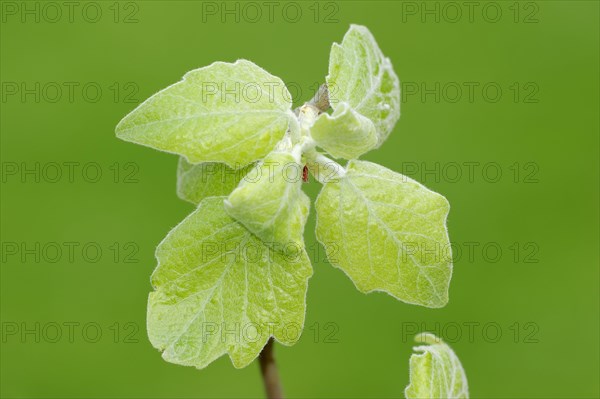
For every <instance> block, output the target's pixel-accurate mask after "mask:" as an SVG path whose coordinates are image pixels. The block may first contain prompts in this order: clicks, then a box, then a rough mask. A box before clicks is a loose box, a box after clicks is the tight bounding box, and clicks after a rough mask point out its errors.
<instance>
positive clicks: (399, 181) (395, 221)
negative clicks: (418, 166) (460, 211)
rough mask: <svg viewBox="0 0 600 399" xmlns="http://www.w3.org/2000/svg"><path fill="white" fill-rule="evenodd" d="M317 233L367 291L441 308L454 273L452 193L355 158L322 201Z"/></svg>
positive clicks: (318, 207) (339, 263) (334, 258)
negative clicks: (448, 223) (449, 227)
mask: <svg viewBox="0 0 600 399" xmlns="http://www.w3.org/2000/svg"><path fill="white" fill-rule="evenodd" d="M315 207H316V210H317V238H318V239H319V241H320V242H321V243H322V244H323V245H324V246H325V247H326V249H328V248H333V249H335V250H334V251H333V250H331V251H330V250H328V251H327V252H328V254H329V261H330V263H331V264H332V265H333V266H335V267H338V268H340V269H342V270H343V271H344V272H345V273H346V274H347V275H348V276H349V277H350V278H351V279H352V281H353V282H354V284H355V285H356V287H357V288H358V289H359V290H360V291H361V292H371V291H385V292H387V293H389V294H390V295H392V296H394V297H396V298H398V299H400V300H402V301H404V302H407V303H412V304H418V305H423V306H427V307H441V306H444V305H445V304H446V303H447V302H448V286H449V284H450V277H451V275H452V257H451V251H450V242H449V238H448V232H447V230H446V218H447V216H448V211H449V209H450V206H449V204H448V201H447V200H446V198H444V197H443V196H441V195H440V194H437V193H435V192H433V191H430V190H429V189H427V188H426V187H424V186H423V185H421V184H419V183H418V182H416V181H414V180H412V179H410V178H408V177H406V176H403V175H401V174H399V173H396V172H393V171H391V170H389V169H386V168H384V167H383V166H380V165H377V164H374V163H371V162H365V161H350V162H349V163H348V166H347V170H346V173H345V174H344V175H343V176H342V177H340V178H339V179H336V180H333V181H330V182H328V183H327V184H325V186H324V187H323V189H322V191H321V193H320V194H319V197H318V198H317V202H316V206H315Z"/></svg>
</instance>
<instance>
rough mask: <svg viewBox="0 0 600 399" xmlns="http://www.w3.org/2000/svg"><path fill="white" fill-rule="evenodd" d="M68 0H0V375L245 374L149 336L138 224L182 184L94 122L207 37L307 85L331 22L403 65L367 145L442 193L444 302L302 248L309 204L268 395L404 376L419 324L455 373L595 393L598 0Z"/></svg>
mask: <svg viewBox="0 0 600 399" xmlns="http://www.w3.org/2000/svg"><path fill="white" fill-rule="evenodd" d="M70 4H72V5H65V4H64V3H63V2H33V1H32V2H10V1H3V2H2V24H1V35H0V36H1V37H0V45H1V63H0V65H1V80H2V101H1V117H0V127H1V135H2V139H1V144H2V146H1V147H2V149H1V156H2V194H1V211H2V214H1V217H2V226H1V236H2V237H1V241H2V265H1V300H2V301H1V319H2V346H1V363H0V365H1V374H0V376H1V384H0V385H1V395H2V397H6V398H194V397H207V398H208V397H210V398H213V397H217V398H235V397H261V396H262V394H263V393H262V383H261V380H260V377H259V371H258V367H257V365H256V364H252V365H250V366H249V367H247V368H245V369H242V370H236V369H234V368H233V366H232V365H231V362H230V361H229V359H228V358H227V357H224V358H221V359H219V360H218V361H216V362H215V363H213V364H212V365H210V366H209V367H208V368H206V369H204V370H201V371H199V370H196V369H193V368H186V367H181V366H176V365H172V364H169V363H166V362H164V361H163V360H162V359H161V357H160V355H159V353H158V352H157V351H156V350H154V349H153V348H152V346H151V345H150V344H149V342H148V340H147V337H146V331H145V313H146V299H147V295H148V292H149V291H150V283H149V276H150V273H151V272H152V270H153V268H154V267H155V259H154V248H155V246H156V245H157V244H158V242H159V241H160V240H161V239H162V238H163V237H164V236H165V235H166V233H167V232H168V231H169V230H170V229H171V228H172V227H173V226H175V225H176V224H177V223H178V222H179V221H180V220H182V219H183V218H184V217H185V216H186V215H187V214H188V213H190V212H191V211H192V206H191V205H190V204H188V203H185V202H183V201H181V200H179V199H178V198H177V196H176V195H175V170H176V163H177V157H176V156H174V155H169V154H166V153H160V152H157V151H153V150H151V149H149V148H144V147H141V146H136V145H133V144H130V143H126V142H122V141H119V140H117V139H116V138H115V137H114V127H115V125H116V124H117V122H118V121H119V120H120V119H121V118H122V117H123V116H124V115H125V114H126V113H127V112H129V111H130V110H132V109H133V108H134V107H135V106H136V104H137V103H139V102H140V101H143V100H144V99H145V98H147V97H148V96H150V95H151V94H153V93H154V92H156V91H158V90H159V89H162V88H164V87H165V86H167V85H169V84H171V83H174V82H176V81H178V80H179V79H180V78H181V76H182V75H183V74H184V73H185V72H186V71H188V70H190V69H194V68H198V67H201V66H205V65H208V64H210V63H212V62H213V61H216V60H221V61H234V60H236V59H237V58H247V59H250V60H252V61H254V62H255V63H257V64H258V65H260V66H262V67H264V68H265V69H267V70H268V71H269V72H271V73H272V74H274V75H277V76H280V77H282V79H284V81H286V82H288V83H290V86H292V89H291V91H292V92H293V94H295V95H297V97H298V98H297V99H296V102H297V103H298V102H300V101H306V100H308V99H309V98H310V97H311V96H312V93H313V91H314V89H315V87H316V85H317V84H318V83H321V82H323V79H324V76H325V75H326V72H327V63H328V55H329V49H330V46H331V43H332V42H334V41H338V42H339V41H341V39H342V37H343V35H344V33H345V31H346V30H347V28H348V26H349V24H350V23H358V24H363V25H366V26H368V27H369V29H370V30H371V31H372V32H373V34H374V35H375V37H376V39H377V41H378V42H379V44H380V47H381V48H382V49H383V51H384V53H385V54H386V55H388V56H389V57H390V58H391V60H392V62H393V64H394V67H395V69H396V71H397V73H398V75H399V77H400V79H401V80H402V82H403V88H404V93H403V108H402V118H401V119H400V122H399V123H398V125H397V127H396V129H395V131H394V132H393V133H392V135H391V136H390V138H389V139H388V141H387V142H386V143H385V145H384V146H383V147H382V148H380V149H379V150H376V151H372V152H370V153H368V154H367V155H366V156H364V157H363V158H364V159H367V160H370V161H374V162H378V163H380V164H382V165H384V166H386V167H388V168H391V169H394V170H397V171H400V172H402V171H404V172H405V173H406V174H408V175H410V176H412V177H414V178H415V179H417V180H419V181H421V182H423V183H424V184H425V185H427V186H428V187H430V188H431V189H433V190H435V191H438V192H440V193H443V194H444V195H446V196H447V197H448V199H449V200H450V203H451V205H452V210H451V213H450V217H449V230H450V236H451V239H452V241H453V242H454V245H455V256H456V260H455V268H454V275H453V279H452V284H451V289H450V303H449V304H448V305H447V306H446V307H445V308H443V309H437V310H432V309H426V308H421V307H417V306H412V305H407V304H403V303H400V302H397V301H395V300H394V299H392V298H391V297H389V296H387V295H385V294H370V295H363V294H360V293H359V292H357V291H356V289H355V288H354V286H353V284H352V282H351V281H350V280H349V279H348V278H347V277H346V276H345V275H344V274H343V273H342V272H340V271H339V270H335V269H333V268H332V267H331V266H330V265H328V264H327V262H326V261H325V260H324V259H323V255H322V254H323V251H319V250H317V249H318V246H317V245H316V244H315V238H314V209H313V211H312V214H311V217H310V219H309V225H308V228H307V245H308V246H309V250H310V251H312V253H313V255H314V256H315V257H316V262H315V264H314V270H315V273H314V276H313V277H312V278H311V280H310V284H309V293H308V307H307V309H308V310H307V320H306V329H305V331H304V334H303V336H302V338H301V340H300V342H299V343H298V344H297V345H295V346H293V347H289V348H288V347H281V346H279V347H278V348H277V357H278V362H279V367H280V372H281V375H282V379H283V384H284V388H285V391H286V393H287V395H288V396H289V397H292V398H329V397H332V398H333V397H335V398H392V397H395V398H398V397H403V389H404V387H405V386H406V385H407V383H408V360H409V356H410V354H411V350H412V346H413V341H412V338H413V336H414V334H415V333H416V332H417V331H422V330H427V331H432V332H435V333H437V334H438V335H441V336H443V337H444V338H446V340H447V341H449V342H451V345H452V347H453V348H454V349H455V351H456V352H457V354H458V355H459V357H460V359H461V360H462V362H463V365H464V367H465V369H466V371H467V375H468V379H469V385H470V391H471V395H472V397H475V398H513V397H514V398H525V397H535V398H567V397H569V398H584V397H585V398H595V397H598V396H599V394H600V393H599V377H598V376H599V347H598V345H599V339H598V338H599V328H598V327H599V294H598V293H599V274H598V270H599V258H598V253H599V244H598V242H599V229H598V220H599V215H598V193H599V190H598V184H599V176H598V174H599V173H598V161H599V160H598V151H599V142H598V139H599V134H598V132H599V126H598V120H599V118H598V108H599V82H598V78H599V59H598V51H599V50H598V47H599V43H598V41H599V39H598V38H599V26H598V25H599V22H598V21H599V7H598V2H596V1H540V2H513V1H507V2H504V1H502V2H485V1H483V2H475V3H472V4H471V5H470V6H469V5H465V4H464V3H463V2H452V3H445V2H435V1H430V2H420V1H419V2H400V1H398V2H392V1H340V2H321V3H317V2H314V1H307V2H304V1H297V2H292V3H286V2H273V3H272V4H273V5H272V7H273V8H272V10H273V13H272V14H271V15H269V7H271V6H269V5H265V4H264V3H263V2H256V3H252V4H251V5H250V6H247V5H246V4H247V3H244V2H199V1H137V2H120V3H116V2H113V1H106V2H104V1H100V2H73V3H70ZM290 4H291V5H290ZM257 6H258V9H260V12H261V14H260V15H258V14H257ZM70 7H72V8H70ZM470 7H472V8H470ZM70 10H71V13H70V12H69V11H70ZM227 10H230V12H229V13H227V12H225V14H221V13H222V12H223V11H227ZM58 12H60V15H59V14H57V13H58ZM298 12H300V13H301V14H298ZM457 12H460V14H457ZM457 88H459V89H461V91H460V92H458V91H457ZM469 88H472V91H471V90H470V89H469ZM57 89H58V90H57ZM98 89H100V92H98ZM59 95H60V96H59ZM57 165H58V168H57ZM70 170H71V171H72V172H73V173H72V174H70V173H69V171H70ZM27 171H29V172H27ZM57 172H58V173H59V174H58V175H57ZM98 173H101V175H97V174H98ZM498 173H500V175H498ZM305 187H306V189H307V192H309V194H310V195H311V197H313V198H314V197H315V196H316V193H317V192H318V185H317V184H316V183H311V184H309V185H305ZM115 243H116V244H115ZM36 246H37V247H36ZM57 247H59V248H61V252H60V253H59V252H57ZM68 248H73V252H72V254H70V253H69V250H68ZM98 250H100V251H101V253H100V254H97V251H98ZM499 251H500V252H499ZM58 333H60V336H58V335H57V334H58Z"/></svg>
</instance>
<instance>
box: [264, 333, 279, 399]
mask: <svg viewBox="0 0 600 399" xmlns="http://www.w3.org/2000/svg"><path fill="white" fill-rule="evenodd" d="M274 343H275V341H273V338H269V341H267V344H266V345H265V347H264V348H263V350H262V351H261V352H260V355H258V362H259V363H260V371H261V373H262V377H263V382H264V384H265V392H266V393H267V399H283V391H282V389H281V382H280V381H279V372H278V371H277V365H276V364H275V357H274V356H273V344H274Z"/></svg>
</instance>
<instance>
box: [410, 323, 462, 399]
mask: <svg viewBox="0 0 600 399" xmlns="http://www.w3.org/2000/svg"><path fill="white" fill-rule="evenodd" d="M415 340H416V341H417V342H419V343H423V344H429V345H423V346H417V347H415V348H414V350H415V351H416V352H421V353H415V354H413V355H412V356H411V357H410V384H409V385H408V386H407V387H406V389H405V391H404V394H405V395H406V398H407V399H438V398H439V399H468V398H469V386H468V383H467V376H466V374H465V370H464V369H463V367H462V365H461V363H460V360H459V359H458V357H457V356H456V354H455V353H454V351H453V350H452V349H451V348H450V347H449V346H448V345H446V344H445V343H444V342H443V341H442V340H441V339H439V338H438V337H436V336H435V335H433V334H430V333H421V334H419V335H417V336H416V337H415Z"/></svg>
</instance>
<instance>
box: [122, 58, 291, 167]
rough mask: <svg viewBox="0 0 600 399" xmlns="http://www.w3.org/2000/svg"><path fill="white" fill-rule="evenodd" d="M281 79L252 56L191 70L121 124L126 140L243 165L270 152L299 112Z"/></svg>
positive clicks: (197, 158)
mask: <svg viewBox="0 0 600 399" xmlns="http://www.w3.org/2000/svg"><path fill="white" fill-rule="evenodd" d="M291 106H292V103H291V95H290V93H289V91H288V90H287V88H286V87H285V85H284V84H283V82H282V81H281V79H279V78H277V77H275V76H273V75H271V74H269V73H268V72H267V71H265V70H264V69H262V68H260V67H258V66H257V65H255V64H253V63H252V62H250V61H246V60H238V61H236V62H235V63H233V64H231V63H226V62H215V63H213V64H211V65H209V66H207V67H204V68H200V69H196V70H193V71H190V72H188V73H187V74H185V76H184V77H183V80H182V81H181V82H178V83H175V84H174V85H172V86H169V87H167V88H166V89H164V90H162V91H160V92H158V93H156V94H155V95H153V96H152V97H150V98H149V99H148V100H146V101H145V102H143V103H142V104H140V105H139V106H138V107H137V108H136V109H135V110H133V111H132V112H131V113H130V114H129V115H127V116H126V117H125V118H123V120H122V121H121V122H119V124H118V125H117V129H116V132H117V136H118V137H119V138H121V139H123V140H127V141H132V142H134V143H138V144H142V145H146V146H149V147H153V148H156V149H158V150H163V151H167V152H173V153H176V154H180V155H183V156H184V157H186V158H187V160H188V161H189V162H190V163H193V164H196V163H200V162H224V163H226V164H228V165H229V166H231V167H234V168H239V167H241V166H244V165H247V164H248V163H250V162H252V161H255V160H257V159H260V158H262V157H263V156H265V155H266V154H267V153H268V152H269V151H270V150H271V149H272V148H273V147H274V146H275V144H276V143H277V142H278V141H279V140H280V139H281V138H282V137H283V135H284V133H285V132H286V130H287V128H288V124H289V122H290V120H291V118H293V117H294V114H293V113H292V111H291V110H290V108H291Z"/></svg>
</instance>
